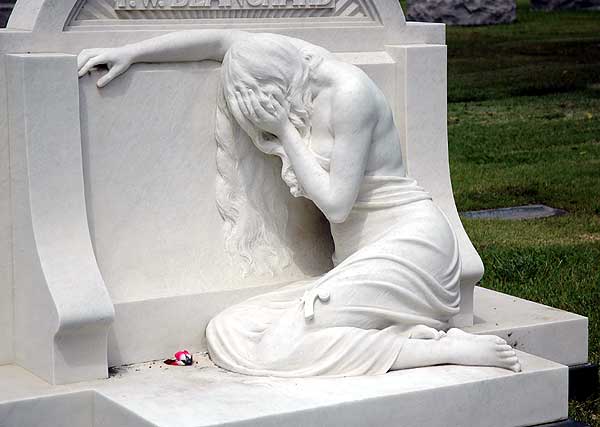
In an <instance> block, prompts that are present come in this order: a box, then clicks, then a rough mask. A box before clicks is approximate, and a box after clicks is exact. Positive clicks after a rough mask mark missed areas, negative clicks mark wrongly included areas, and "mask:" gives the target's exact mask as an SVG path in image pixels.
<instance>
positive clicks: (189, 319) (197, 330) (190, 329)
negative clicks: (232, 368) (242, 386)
mask: <svg viewBox="0 0 600 427" xmlns="http://www.w3.org/2000/svg"><path fill="white" fill-rule="evenodd" d="M273 289H275V287H265V288H249V289H244V290H237V291H228V292H222V293H213V294H193V295H180V296H172V297H166V298H158V299H150V300H144V301H131V302H122V303H116V304H115V310H116V321H115V323H114V325H113V327H112V328H111V330H110V333H109V346H108V358H109V366H119V365H126V364H131V363H139V362H143V361H145V360H154V359H160V358H163V359H166V358H167V357H171V356H172V355H173V352H174V351H175V350H176V349H180V348H187V349H188V350H190V351H191V352H203V351H206V341H205V336H204V330H205V328H206V325H207V324H208V321H209V320H210V319H211V318H212V317H213V316H214V315H215V314H217V313H218V312H219V311H221V310H223V309H224V308H226V307H228V306H230V305H232V304H235V303H237V302H240V301H243V300H245V299H247V298H250V297H252V296H254V295H257V294H260V293H264V292H268V291H270V290H273ZM587 328H588V321H587V318H585V317H582V316H579V315H576V314H572V313H568V312H566V311H562V310H557V309H554V308H551V307H546V306H544V305H540V304H536V303H533V302H530V301H526V300H523V299H519V298H515V297H512V296H510V295H505V294H501V293H499V292H494V291H491V290H489V289H484V288H480V287H476V288H475V324H474V326H473V327H470V328H466V330H468V331H469V332H472V333H475V334H494V335H499V336H501V337H503V338H505V339H506V340H508V342H509V343H510V344H511V345H513V346H515V347H516V348H517V349H519V350H522V351H525V352H527V353H531V354H534V355H536V356H540V357H542V358H544V359H548V360H552V361H554V362H557V363H561V364H563V365H569V366H572V365H581V364H585V363H586V362H587V361H588V332H587Z"/></svg>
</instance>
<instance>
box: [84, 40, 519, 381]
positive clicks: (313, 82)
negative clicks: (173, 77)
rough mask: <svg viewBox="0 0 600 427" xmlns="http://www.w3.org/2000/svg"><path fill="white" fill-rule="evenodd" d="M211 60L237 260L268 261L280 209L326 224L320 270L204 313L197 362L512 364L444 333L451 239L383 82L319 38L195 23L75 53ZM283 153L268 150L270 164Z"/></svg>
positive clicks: (275, 259) (499, 352)
mask: <svg viewBox="0 0 600 427" xmlns="http://www.w3.org/2000/svg"><path fill="white" fill-rule="evenodd" d="M207 59H208V60H216V61H221V62H222V63H223V65H222V67H221V73H222V74H221V75H222V78H221V89H220V95H219V100H218V111H217V129H216V134H217V148H218V150H217V169H218V177H217V194H216V198H217V205H218V208H219V211H220V213H221V216H222V217H223V220H224V224H225V235H226V236H225V237H226V246H227V248H226V249H227V251H228V252H229V253H230V255H231V256H232V257H233V258H234V259H236V260H237V262H238V264H239V265H241V266H242V267H243V268H244V270H246V271H247V272H248V271H264V270H271V271H273V270H276V269H277V268H280V267H281V266H284V265H286V263H287V260H288V258H289V254H288V253H287V249H286V248H285V246H284V244H283V243H282V236H283V233H284V231H285V224H286V222H287V211H286V207H285V206H283V204H280V203H279V204H278V203H277V201H278V200H281V198H279V197H277V194H278V193H280V192H281V191H290V192H291V194H292V195H293V196H295V197H305V198H307V199H310V200H311V201H312V202H313V203H314V204H315V205H316V206H317V208H319V209H320V210H321V212H323V214H324V215H325V217H326V218H327V219H328V220H329V222H330V224H331V234H332V236H333V240H334V243H335V253H334V255H333V264H334V268H333V269H332V270H331V271H329V272H328V273H326V274H325V275H323V276H321V277H320V278H318V279H314V280H307V281H302V282H299V283H294V284H292V285H289V286H286V287H284V288H281V289H279V290H277V291H274V292H270V293H267V294H264V295H260V296H257V297H254V298H251V299H249V300H247V301H245V302H242V303H240V304H237V305H234V306H232V307H229V308H228V309H226V310H224V311H223V312H221V313H220V314H218V315H217V316H216V317H215V318H213V319H212V320H211V322H210V323H209V325H208V327H207V329H206V337H207V342H208V346H209V353H210V357H211V359H212V360H213V361H214V362H215V363H216V364H217V365H219V366H221V367H223V368H225V369H228V370H231V371H234V372H238V373H242V374H247V375H266V376H280V377H304V376H316V375H329V376H350V375H374V374H383V373H385V372H387V371H390V370H397V369H405V368H413V367H423V366H432V365H439V364H461V365H475V366H496V367H501V368H506V369H510V370H513V371H516V372H517V371H519V370H520V365H519V362H518V360H517V356H516V353H515V352H514V350H513V349H512V348H511V347H510V346H509V345H507V343H506V342H505V341H504V340H502V339H501V338H499V337H496V336H476V335H472V334H468V333H466V332H463V331H461V330H459V329H450V330H448V325H449V321H450V319H451V318H452V317H453V316H455V315H456V314H457V313H458V311H459V303H460V286H459V279H460V274H461V264H460V254H459V251H458V242H457V239H456V236H455V234H454V232H453V230H452V228H451V226H450V224H449V222H448V220H447V218H446V217H445V215H444V214H443V213H442V212H441V211H440V209H438V208H437V207H436V206H435V204H434V203H433V202H432V200H431V197H430V195H429V194H428V193H427V192H426V191H425V190H424V189H423V188H421V187H420V186H419V185H418V184H417V182H416V181H415V180H414V179H411V178H410V177H408V176H407V175H406V170H405V166H404V162H403V158H402V153H401V149H400V140H399V135H398V131H397V129H396V127H395V125H394V120H393V117H392V111H391V109H390V107H389V105H388V103H387V101H386V99H385V97H384V95H383V94H382V93H381V91H380V90H379V89H378V88H377V86H376V85H375V84H374V83H373V82H372V81H371V80H370V79H369V78H368V77H367V76H366V75H365V74H364V73H363V72H362V71H361V70H360V69H358V68H356V67H355V66H352V65H350V64H347V63H344V62H341V61H339V60H337V59H336V58H335V57H334V56H333V55H332V54H331V53H330V52H328V51H326V50H325V49H323V48H321V47H318V46H315V45H312V44H310V43H307V42H305V41H302V40H299V39H294V38H289V37H284V36H280V35H275V34H250V33H245V32H241V31H219V30H194V31H184V32H177V33H172V34H168V35H165V36H160V37H157V38H154V39H150V40H146V41H143V42H140V43H136V44H131V45H126V46H123V47H119V48H109V49H89V50H84V51H83V52H81V54H80V55H79V74H80V76H83V75H85V74H86V73H87V72H88V71H89V70H90V69H91V68H92V67H95V66H97V65H101V64H105V65H107V66H108V67H109V71H108V72H107V73H106V74H105V75H104V76H102V77H101V78H100V79H99V80H98V86H99V87H103V86H104V85H106V84H108V83H109V82H110V81H111V80H112V79H114V78H115V77H117V76H118V75H120V74H122V73H123V72H125V71H126V70H127V69H128V68H129V66H130V65H131V64H133V63H135V62H174V61H201V60H207ZM277 158H278V159H280V160H281V161H276V159H277Z"/></svg>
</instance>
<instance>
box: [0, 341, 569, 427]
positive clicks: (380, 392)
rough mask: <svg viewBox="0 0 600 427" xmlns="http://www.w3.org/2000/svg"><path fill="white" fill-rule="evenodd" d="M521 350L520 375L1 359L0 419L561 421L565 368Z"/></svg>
mask: <svg viewBox="0 0 600 427" xmlns="http://www.w3.org/2000/svg"><path fill="white" fill-rule="evenodd" d="M519 358H520V360H521V363H522V366H523V372H521V373H518V374H515V373H513V372H511V371H508V370H503V369H499V368H481V367H465V366H436V367H429V368H420V369H411V370H405V371H398V372H391V373H388V374H386V375H381V376H375V377H349V378H304V379H281V378H262V377H247V376H242V375H237V374H233V373H230V372H226V371H223V370H221V369H219V368H217V367H215V366H214V365H212V363H211V362H210V360H208V359H207V358H206V357H203V356H202V355H196V359H197V362H198V363H197V364H195V365H193V366H191V367H173V366H167V365H164V364H163V363H161V362H149V363H143V364H139V365H132V366H129V367H126V368H121V369H120V370H119V372H118V373H117V374H116V375H114V376H113V377H111V378H109V379H108V380H102V381H95V382H87V383H79V384H72V385H67V386H50V385H48V384H46V383H43V382H42V381H41V380H38V379H37V378H36V377H34V376H32V375H31V374H29V373H27V372H26V371H24V370H22V369H21V368H18V367H16V366H3V367H0V383H1V384H3V387H1V388H0V425H2V426H3V427H16V426H18V427H34V426H42V425H43V426H44V427H58V426H64V425H70V426H72V427H78V426H86V427H88V426H90V427H91V426H95V427H105V426H114V425H119V426H132V427H146V426H178V427H184V426H189V427H201V426H205V427H207V426H239V427H241V426H244V427H250V426H252V427H254V426H257V427H258V426H261V427H269V426H313V425H318V426H322V427H327V426H336V427H337V426H344V427H353V426H357V427H358V426H367V425H371V426H381V427H386V426H403V427H422V426H428V427H448V426H453V427H461V426H464V427H471V426H478V427H517V426H534V425H540V424H544V423H551V422H556V421H561V420H566V419H567V410H568V405H567V388H568V384H567V382H568V369H567V367H565V366H562V365H559V364H557V363H554V362H551V361H548V360H544V359H541V358H538V357H536V356H532V355H529V354H526V353H522V352H519ZM66 419H68V420H69V421H68V422H65V420H66ZM75 420H77V422H75Z"/></svg>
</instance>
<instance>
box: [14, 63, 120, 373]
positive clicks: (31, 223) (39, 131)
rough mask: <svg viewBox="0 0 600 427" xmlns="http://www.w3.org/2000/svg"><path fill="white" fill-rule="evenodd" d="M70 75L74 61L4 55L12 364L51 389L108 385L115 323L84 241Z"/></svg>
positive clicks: (73, 76)
mask: <svg viewBox="0 0 600 427" xmlns="http://www.w3.org/2000/svg"><path fill="white" fill-rule="evenodd" d="M76 70H77V65H76V57H75V56H74V55H63V54H15V55H7V63H6V71H7V84H8V99H9V102H8V106H9V121H8V123H9V140H10V159H11V160H10V169H11V170H10V173H11V205H12V215H13V271H14V276H13V285H14V292H15V293H14V313H15V324H14V328H15V330H14V340H15V356H16V363H17V364H19V365H20V366H22V367H24V368H26V369H27V370H29V371H31V372H33V373H34V374H36V375H38V376H39V377H41V378H43V379H44V380H46V381H47V382H49V383H52V384H66V383H72V382H78V381H84V380H92V379H98V378H105V377H107V375H108V366H107V335H108V328H109V327H110V325H111V324H112V321H113V319H114V315H115V314H114V313H115V312H114V307H113V304H112V302H111V299H110V296H109V294H108V291H107V289H106V286H105V284H104V281H103V279H102V276H101V274H100V271H99V268H98V265H97V263H96V258H95V256H94V251H93V248H92V242H91V239H90V234H89V227H88V221H87V213H86V205H85V193H84V180H83V156H82V148H81V132H80V123H79V89H78V81H77V73H76ZM30 117H36V118H38V120H37V122H32V121H31V120H29V118H30Z"/></svg>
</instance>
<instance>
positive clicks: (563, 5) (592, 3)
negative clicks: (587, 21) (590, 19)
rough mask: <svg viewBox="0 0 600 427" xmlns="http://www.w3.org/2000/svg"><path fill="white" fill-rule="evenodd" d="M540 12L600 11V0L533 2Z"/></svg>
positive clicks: (532, 4) (548, 0)
mask: <svg viewBox="0 0 600 427" xmlns="http://www.w3.org/2000/svg"><path fill="white" fill-rule="evenodd" d="M531 7H532V8H533V9H538V10H600V0H531Z"/></svg>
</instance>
